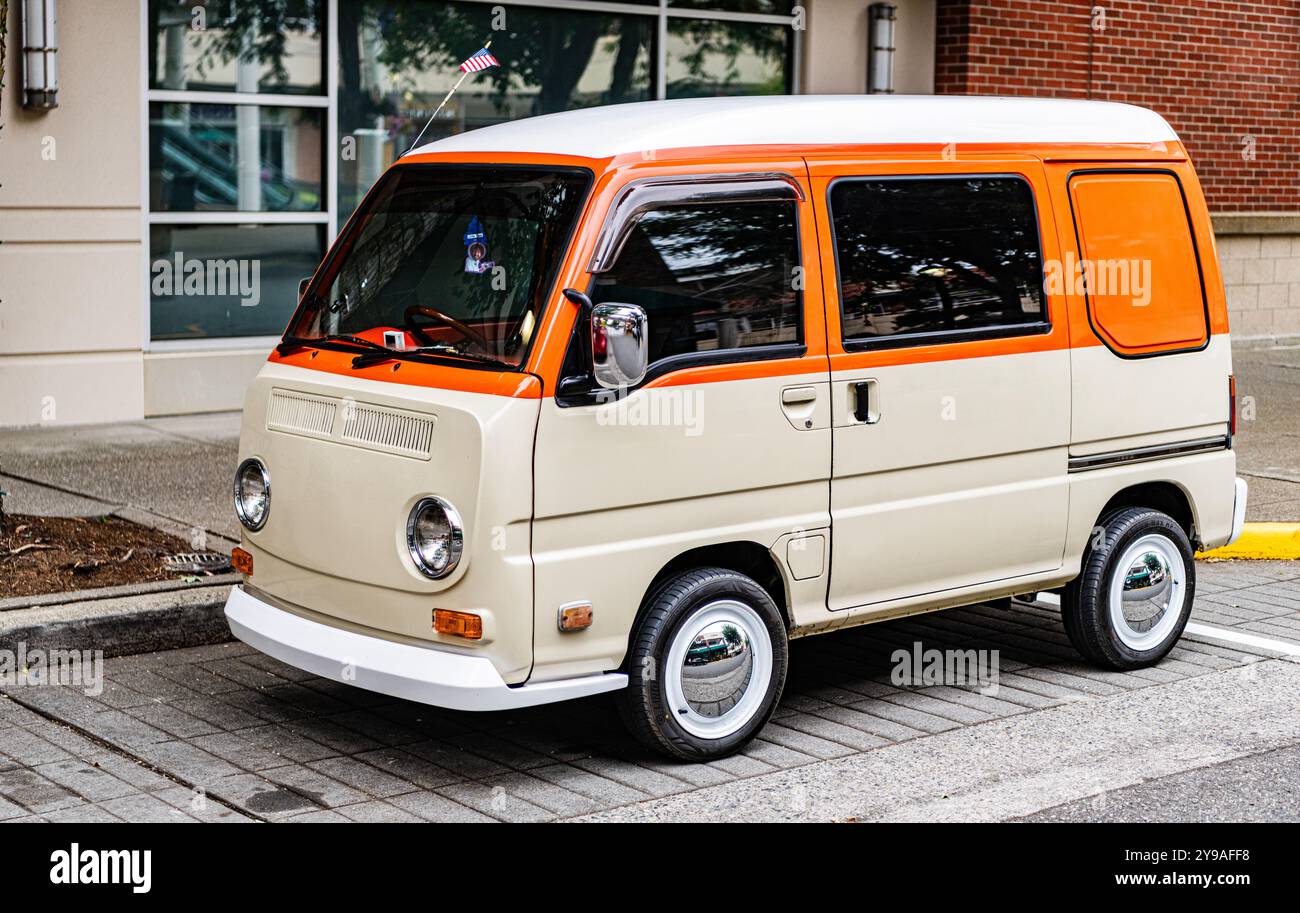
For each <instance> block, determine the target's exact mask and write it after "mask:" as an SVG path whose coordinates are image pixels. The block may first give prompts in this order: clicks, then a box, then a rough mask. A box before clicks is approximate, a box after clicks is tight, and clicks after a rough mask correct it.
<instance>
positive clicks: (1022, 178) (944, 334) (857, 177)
mask: <svg viewBox="0 0 1300 913" xmlns="http://www.w3.org/2000/svg"><path fill="white" fill-rule="evenodd" d="M971 179H984V180H993V179H1005V180H1015V181H1019V182H1020V183H1022V184H1024V185H1025V187H1026V188H1028V190H1029V200H1030V213H1031V215H1032V216H1033V219H1034V233H1035V235H1036V236H1037V238H1038V262H1039V275H1038V283H1039V290H1040V292H1041V294H1042V303H1043V314H1042V319H1041V320H1037V321H1033V322H1026V323H1015V324H999V325H996V326H990V327H974V328H971V329H959V330H933V331H927V332H921V333H898V334H895V335H893V336H880V337H876V338H871V339H849V338H846V337H845V335H844V316H845V315H844V283H843V282H842V281H841V276H842V275H843V273H842V271H841V264H840V245H839V238H838V235H837V234H836V231H835V208H834V205H833V202H832V195H833V194H834V192H835V188H836V187H837V186H838V185H839V184H841V183H868V182H869V183H884V182H887V181H888V182H895V181H908V182H913V183H915V182H919V181H968V180H971ZM825 202H826V223H827V232H828V234H829V238H830V244H831V253H832V255H833V258H834V265H835V279H834V282H835V295H836V300H837V301H838V303H839V304H838V306H839V337H840V338H839V341H840V346H841V347H842V348H843V350H844V351H845V352H878V351H882V350H888V349H912V348H921V347H924V346H936V345H956V344H958V343H963V342H984V341H986V340H990V339H1018V338H1022V337H1026V336H1048V335H1050V334H1051V333H1052V329H1053V323H1052V311H1051V306H1050V302H1049V300H1048V297H1049V296H1048V294H1047V282H1046V273H1045V271H1044V268H1043V266H1044V264H1045V263H1046V259H1047V255H1046V253H1045V249H1044V247H1043V220H1042V218H1041V208H1040V206H1039V199H1038V195H1037V194H1036V193H1034V184H1033V181H1031V180H1030V179H1029V178H1028V177H1027V176H1026V175H1023V174H1019V173H1017V172H1014V171H975V172H962V173H960V174H956V173H954V174H949V173H935V174H849V175H841V176H839V177H836V178H833V179H831V180H830V181H829V182H827V185H826V201H825Z"/></svg>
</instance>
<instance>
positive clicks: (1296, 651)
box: [1038, 593, 1300, 656]
mask: <svg viewBox="0 0 1300 913" xmlns="http://www.w3.org/2000/svg"><path fill="white" fill-rule="evenodd" d="M1038 601H1039V602H1041V603H1044V604H1046V605H1055V606H1059V605H1060V604H1061V597H1060V596H1058V595H1056V594H1055V593H1039V594H1038ZM1186 630H1187V633H1188V634H1196V635H1197V636H1199V637H1208V638H1209V639H1210V640H1222V641H1225V642H1227V643H1230V644H1241V645H1242V646H1243V647H1256V648H1258V649H1260V650H1271V651H1272V652H1274V653H1282V654H1285V655H1286V656H1300V644H1295V643H1291V641H1289V640H1277V639H1276V638H1273V637H1260V636H1259V635H1258V634H1247V633H1245V632H1244V631H1234V630H1232V629H1231V628H1216V627H1214V626H1213V625H1202V624H1196V623H1195V622H1188V624H1187V628H1186Z"/></svg>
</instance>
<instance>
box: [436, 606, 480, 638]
mask: <svg viewBox="0 0 1300 913" xmlns="http://www.w3.org/2000/svg"><path fill="white" fill-rule="evenodd" d="M433 629H434V630H435V631H437V632H438V633H439V634H446V635H448V636H449V637H463V638H465V639H466V640H482V638H483V619H482V618H480V617H479V616H477V615H471V614H470V613H469V612H453V611H451V610H449V609H434V610H433Z"/></svg>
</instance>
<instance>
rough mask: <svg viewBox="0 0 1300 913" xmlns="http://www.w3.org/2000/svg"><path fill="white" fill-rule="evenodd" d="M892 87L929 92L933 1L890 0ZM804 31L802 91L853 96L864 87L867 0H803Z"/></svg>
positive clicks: (904, 92) (903, 91)
mask: <svg viewBox="0 0 1300 913" xmlns="http://www.w3.org/2000/svg"><path fill="white" fill-rule="evenodd" d="M893 2H894V4H895V5H896V6H897V7H898V19H897V22H896V24H895V26H894V47H895V48H896V50H895V53H894V91H895V92H897V93H898V94H900V95H929V94H931V93H933V92H934V36H935V0H893ZM802 5H803V6H804V7H805V8H806V9H807V11H808V22H807V24H808V31H807V34H806V35H805V39H806V40H805V42H804V48H803V74H802V80H803V81H802V87H803V91H805V92H808V93H813V94H827V95H853V94H860V93H862V92H865V91H866V90H867V45H868V17H867V8H868V7H869V6H870V5H871V3H870V2H869V0H805V2H804V3H803V4H802Z"/></svg>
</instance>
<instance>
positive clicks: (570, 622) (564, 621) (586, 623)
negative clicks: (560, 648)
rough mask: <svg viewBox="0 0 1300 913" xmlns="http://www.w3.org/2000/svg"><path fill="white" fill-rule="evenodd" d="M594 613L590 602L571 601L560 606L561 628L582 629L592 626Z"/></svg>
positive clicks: (568, 629)
mask: <svg viewBox="0 0 1300 913" xmlns="http://www.w3.org/2000/svg"><path fill="white" fill-rule="evenodd" d="M592 618H593V614H592V610H591V603H590V602H571V603H569V604H568V605H562V606H560V630H561V631H581V630H582V629H583V628H590V627H591V622H592Z"/></svg>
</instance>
